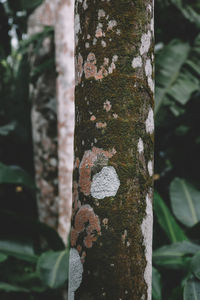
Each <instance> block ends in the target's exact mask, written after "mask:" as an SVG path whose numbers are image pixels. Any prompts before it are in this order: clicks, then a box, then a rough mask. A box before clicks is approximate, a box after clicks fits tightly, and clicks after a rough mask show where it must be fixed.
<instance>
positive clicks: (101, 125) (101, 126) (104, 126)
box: [96, 122, 107, 129]
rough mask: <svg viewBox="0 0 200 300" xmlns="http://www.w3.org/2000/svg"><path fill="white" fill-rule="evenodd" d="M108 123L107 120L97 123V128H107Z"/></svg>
mask: <svg viewBox="0 0 200 300" xmlns="http://www.w3.org/2000/svg"><path fill="white" fill-rule="evenodd" d="M106 126H107V124H106V122H104V123H103V122H98V123H96V128H98V129H100V128H106Z"/></svg>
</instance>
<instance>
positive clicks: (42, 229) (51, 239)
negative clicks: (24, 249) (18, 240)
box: [0, 210, 65, 251]
mask: <svg viewBox="0 0 200 300" xmlns="http://www.w3.org/2000/svg"><path fill="white" fill-rule="evenodd" d="M10 224H12V227H13V229H12V230H11V234H12V235H14V236H15V237H17V236H19V237H24V238H25V237H26V238H27V239H28V238H30V239H32V240H34V239H35V237H41V238H42V240H44V241H45V243H46V244H47V245H48V248H50V249H52V250H54V251H61V250H63V249H65V245H64V243H63V241H62V239H61V237H60V236H59V234H58V233H57V232H56V230H55V229H53V228H52V227H50V226H48V225H46V224H44V223H41V222H38V221H37V220H35V219H32V218H30V217H25V216H22V215H19V214H16V213H13V212H8V211H1V210H0V228H1V230H0V232H1V233H2V234H3V235H4V236H6V237H7V236H8V228H10ZM9 232H10V231H9Z"/></svg>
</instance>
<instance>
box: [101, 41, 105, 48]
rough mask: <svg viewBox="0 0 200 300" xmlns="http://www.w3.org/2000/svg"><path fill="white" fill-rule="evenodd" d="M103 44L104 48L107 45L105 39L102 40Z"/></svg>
mask: <svg viewBox="0 0 200 300" xmlns="http://www.w3.org/2000/svg"><path fill="white" fill-rule="evenodd" d="M101 46H102V47H104V48H105V47H106V42H105V41H104V40H102V41H101Z"/></svg>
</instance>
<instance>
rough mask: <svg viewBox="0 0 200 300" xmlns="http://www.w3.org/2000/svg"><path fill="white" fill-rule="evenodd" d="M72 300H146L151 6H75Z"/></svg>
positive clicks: (111, 1) (110, 2) (139, 0)
mask: <svg viewBox="0 0 200 300" xmlns="http://www.w3.org/2000/svg"><path fill="white" fill-rule="evenodd" d="M75 34H76V36H75V43H76V55H75V58H76V72H75V73H76V89H75V165H74V182H73V195H74V196H73V213H72V230H71V250H70V267H69V300H73V299H81V300H83V299H87V300H89V299H90V300H97V299H108V300H117V299H123V300H124V299H127V300H132V299H133V300H139V299H140V300H141V299H143V300H146V299H148V300H149V299H151V252H152V250H151V248H152V218H153V216H152V194H153V192H152V188H153V177H152V176H153V143H154V136H153V131H154V120H153V96H154V83H153V79H152V77H153V60H154V57H153V3H152V0H102V1H95V0H84V1H80V0H76V2H75Z"/></svg>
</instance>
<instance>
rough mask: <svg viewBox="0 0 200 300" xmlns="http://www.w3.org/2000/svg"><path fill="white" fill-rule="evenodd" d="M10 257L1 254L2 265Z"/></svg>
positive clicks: (0, 261)
mask: <svg viewBox="0 0 200 300" xmlns="http://www.w3.org/2000/svg"><path fill="white" fill-rule="evenodd" d="M7 258H8V256H7V255H5V254H2V253H0V263H2V262H4V261H5V260H7Z"/></svg>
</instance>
